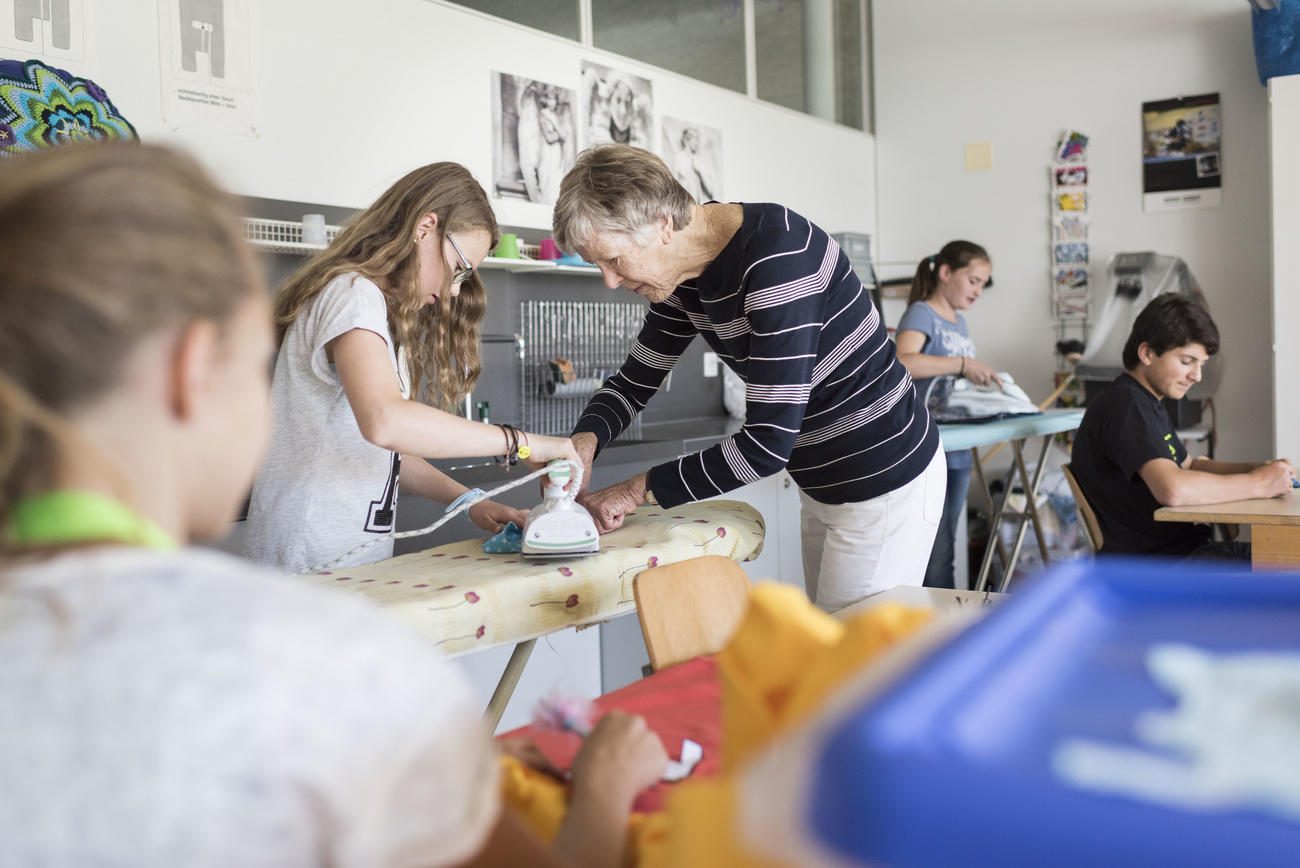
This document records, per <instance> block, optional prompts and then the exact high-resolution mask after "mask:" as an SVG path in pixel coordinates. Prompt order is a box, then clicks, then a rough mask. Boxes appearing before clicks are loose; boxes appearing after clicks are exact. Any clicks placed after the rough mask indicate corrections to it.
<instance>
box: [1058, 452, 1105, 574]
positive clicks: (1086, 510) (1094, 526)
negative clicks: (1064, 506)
mask: <svg viewBox="0 0 1300 868" xmlns="http://www.w3.org/2000/svg"><path fill="white" fill-rule="evenodd" d="M1061 470H1062V471H1064V473H1065V481H1066V482H1068V483H1069V484H1070V493H1071V494H1073V495H1074V503H1075V506H1077V507H1078V508H1079V518H1081V519H1082V520H1083V532H1084V535H1085V536H1086V537H1087V538H1088V545H1089V546H1091V547H1092V551H1093V554H1096V553H1097V552H1099V551H1101V523H1100V522H1098V521H1097V513H1095V512H1093V511H1092V505H1091V504H1089V503H1088V498H1086V497H1084V496H1083V489H1082V488H1080V487H1079V480H1077V479H1075V478H1074V471H1073V470H1071V469H1070V465H1069V464H1063V465H1061Z"/></svg>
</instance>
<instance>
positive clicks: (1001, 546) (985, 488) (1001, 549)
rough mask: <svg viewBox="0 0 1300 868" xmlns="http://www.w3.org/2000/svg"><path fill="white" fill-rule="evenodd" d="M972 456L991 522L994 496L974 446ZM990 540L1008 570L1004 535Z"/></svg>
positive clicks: (971, 451) (978, 451) (994, 536)
mask: <svg viewBox="0 0 1300 868" xmlns="http://www.w3.org/2000/svg"><path fill="white" fill-rule="evenodd" d="M970 455H971V460H972V461H973V462H974V464H975V477H976V479H978V480H979V486H980V492H981V493H982V494H983V495H984V508H985V509H987V510H988V516H989V520H990V521H991V520H992V519H993V495H992V494H990V493H989V484H988V480H986V479H985V478H984V465H983V464H982V463H980V450H979V447H978V446H972V447H971V448H970ZM990 539H992V540H995V541H996V542H997V545H998V554H999V555H1000V556H1001V557H1002V568H1003V569H1006V566H1007V564H1008V563H1010V561H1008V560H1007V547H1006V544H1005V543H1003V542H1002V535H1001V534H992V535H990ZM967 581H969V579H968V580H967ZM972 590H973V589H972Z"/></svg>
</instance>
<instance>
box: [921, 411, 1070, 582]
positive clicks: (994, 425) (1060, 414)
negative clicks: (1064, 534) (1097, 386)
mask: <svg viewBox="0 0 1300 868" xmlns="http://www.w3.org/2000/svg"><path fill="white" fill-rule="evenodd" d="M1082 421H1083V409H1082V408H1061V409H1054V410H1045V411H1043V412H1042V413H1036V414H1034V415H1032V416H1014V417H1012V418H1010V419H1001V420H999V421H996V422H978V423H968V424H950V425H940V426H939V439H940V441H942V443H943V450H944V451H945V452H957V451H959V450H961V449H969V450H970V451H971V458H972V459H973V461H974V465H975V476H976V478H977V479H978V480H979V490H980V491H981V492H982V493H983V495H984V502H985V505H986V506H987V507H988V510H989V515H990V516H992V518H991V519H990V521H989V541H988V545H987V546H986V547H985V549H984V559H983V561H981V563H980V571H979V575H978V576H977V577H976V579H975V583H974V585H973V586H972V589H973V590H974V591H983V590H986V587H985V586H986V584H987V582H988V575H989V568H990V567H992V565H993V552H994V551H995V550H996V551H997V552H998V554H999V555H1001V558H1002V565H1003V570H1002V581H1001V582H999V583H998V587H997V590H998V591H1005V590H1006V589H1007V584H1008V583H1009V582H1010V581H1011V574H1012V573H1013V572H1015V568H1016V562H1017V561H1019V560H1020V550H1021V548H1022V547H1023V545H1024V541H1025V532H1026V531H1027V530H1028V529H1029V525H1030V524H1032V525H1033V527H1034V534H1035V536H1037V538H1038V550H1039V552H1040V553H1041V554H1042V556H1043V564H1044V565H1046V564H1048V563H1050V562H1051V558H1050V556H1049V555H1048V553H1047V538H1046V537H1045V536H1044V534H1043V528H1042V524H1041V523H1040V522H1039V519H1038V509H1037V507H1036V506H1035V503H1034V501H1035V499H1036V497H1037V494H1038V484H1039V483H1040V482H1041V481H1042V478H1043V468H1044V467H1045V466H1046V461H1045V459H1046V458H1047V448H1048V446H1050V445H1051V443H1052V435H1054V434H1059V433H1061V432H1062V431H1073V430H1074V429H1075V428H1078V427H1079V423H1080V422H1082ZM1030 437H1042V438H1043V445H1042V448H1041V449H1040V450H1039V453H1038V465H1037V466H1036V467H1035V468H1034V475H1033V478H1032V479H1031V478H1030V476H1029V472H1028V471H1027V470H1026V468H1025V458H1024V453H1023V447H1024V442H1025V440H1027V439H1028V438H1030ZM1003 442H1010V443H1011V451H1012V453H1013V455H1014V457H1015V466H1016V470H1017V471H1018V472H1019V475H1020V482H1021V485H1022V486H1023V487H1024V489H1025V495H1026V496H1025V513H1024V514H1023V515H1021V516H1020V524H1019V527H1017V529H1016V540H1015V543H1014V544H1013V545H1012V547H1011V551H1010V552H1007V550H1006V546H1005V545H1004V544H1003V542H1002V535H1001V533H999V530H1000V528H1001V527H1002V521H1003V519H1004V518H1005V516H1006V506H1007V498H1006V496H1005V495H1004V496H1003V498H1002V504H1001V505H1000V506H998V507H997V509H996V510H995V509H994V507H993V496H992V495H991V494H990V493H989V487H988V483H987V481H986V480H985V479H984V468H983V466H982V465H981V463H980V454H979V447H981V446H992V445H994V444H995V443H1003Z"/></svg>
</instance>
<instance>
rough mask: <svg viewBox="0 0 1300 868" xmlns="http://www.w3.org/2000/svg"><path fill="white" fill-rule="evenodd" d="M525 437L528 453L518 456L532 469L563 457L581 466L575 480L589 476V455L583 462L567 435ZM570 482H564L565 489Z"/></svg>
mask: <svg viewBox="0 0 1300 868" xmlns="http://www.w3.org/2000/svg"><path fill="white" fill-rule="evenodd" d="M525 437H526V438H527V444H526V445H527V446H528V449H529V453H528V455H527V456H520V457H521V458H523V461H524V463H525V464H527V465H528V466H529V467H531V468H532V469H534V470H540V469H542V468H543V467H545V466H546V465H547V464H549V463H551V462H552V461H554V460H555V459H557V458H563V459H564V460H565V461H568V462H569V463H570V464H571V465H572V466H573V467H581V468H582V471H580V472H581V474H582V475H581V476H580V477H578V480H577V481H582V480H586V479H588V478H589V475H590V471H591V459H590V457H588V459H587V460H586V462H585V463H584V462H583V460H582V457H581V456H580V455H579V453H578V451H577V450H576V449H575V448H574V442H573V441H572V440H570V439H569V438H568V437H547V436H546V435H544V434H526V435H525ZM524 445H525V444H524V443H520V446H521V447H522V446H524ZM571 484H572V482H570V483H568V484H566V485H565V488H566V489H567V488H568V486H569V485H571ZM545 488H546V480H545V479H543V480H542V489H543V490H545ZM517 523H518V524H520V525H522V524H523V523H522V522H517Z"/></svg>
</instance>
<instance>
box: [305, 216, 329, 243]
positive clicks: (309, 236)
mask: <svg viewBox="0 0 1300 868" xmlns="http://www.w3.org/2000/svg"><path fill="white" fill-rule="evenodd" d="M302 243H303V244H318V245H320V246H321V247H324V246H325V215H324V214H304V215H302Z"/></svg>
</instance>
